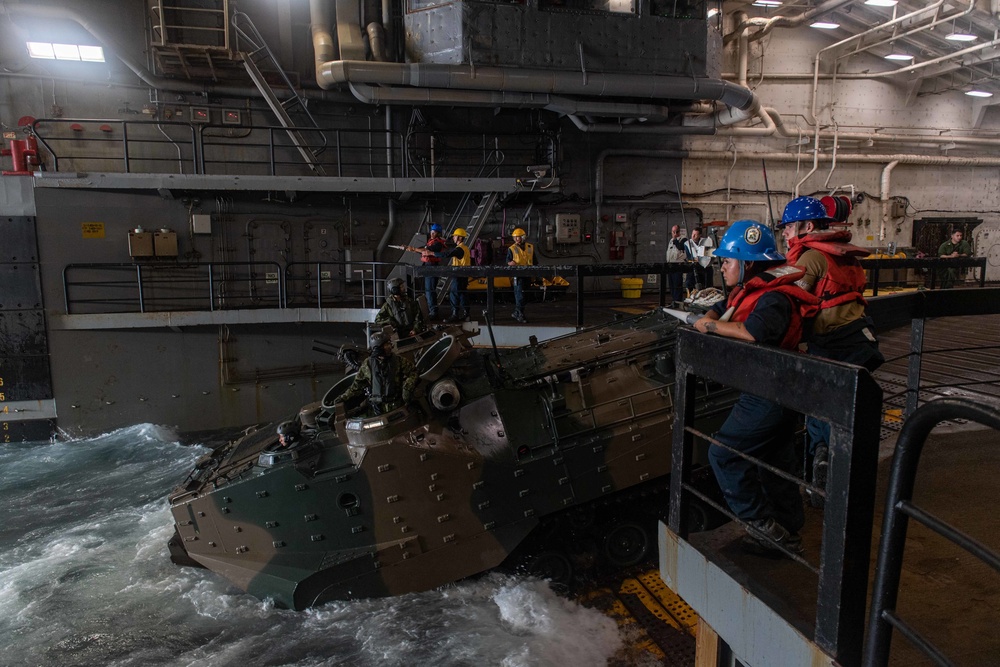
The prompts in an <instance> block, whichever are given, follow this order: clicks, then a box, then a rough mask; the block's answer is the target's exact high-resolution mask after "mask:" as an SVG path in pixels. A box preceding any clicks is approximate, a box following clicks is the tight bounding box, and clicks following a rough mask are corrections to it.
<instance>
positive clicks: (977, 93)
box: [965, 90, 993, 97]
mask: <svg viewBox="0 0 1000 667" xmlns="http://www.w3.org/2000/svg"><path fill="white" fill-rule="evenodd" d="M965 94H966V95H969V96H971V97H993V93H990V92H987V91H985V90H967V91H965Z"/></svg>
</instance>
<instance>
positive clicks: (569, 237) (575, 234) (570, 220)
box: [556, 213, 580, 243]
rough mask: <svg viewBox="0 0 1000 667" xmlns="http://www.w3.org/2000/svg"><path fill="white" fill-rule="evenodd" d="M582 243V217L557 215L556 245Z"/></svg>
mask: <svg viewBox="0 0 1000 667" xmlns="http://www.w3.org/2000/svg"><path fill="white" fill-rule="evenodd" d="M579 242H580V216H579V215H578V214H575V213H556V243H579Z"/></svg>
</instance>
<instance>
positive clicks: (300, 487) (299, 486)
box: [295, 484, 309, 491]
mask: <svg viewBox="0 0 1000 667" xmlns="http://www.w3.org/2000/svg"><path fill="white" fill-rule="evenodd" d="M308 488H309V485H308V484H296V485H295V490H296V491H305V490H306V489H308Z"/></svg>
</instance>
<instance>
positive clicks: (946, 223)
mask: <svg viewBox="0 0 1000 667" xmlns="http://www.w3.org/2000/svg"><path fill="white" fill-rule="evenodd" d="M998 65H1000V2H998V0H898V1H894V0H786V1H783V2H782V1H778V0H756V1H753V0H725V1H719V0H650V1H646V0H628V1H625V0H516V1H511V2H507V1H505V2H497V1H492V0H451V1H444V0H405V1H404V0H382V2H376V1H374V0H356V1H354V2H351V1H350V0H310V1H309V2H303V1H299V0H240V1H239V2H238V3H237V2H235V0H170V2H165V1H164V0H81V1H79V2H72V3H69V2H54V1H52V0H39V1H37V2H27V1H24V0H0V127H2V130H3V150H2V156H3V157H2V162H3V166H2V168H3V172H2V175H0V234H2V237H3V238H4V243H3V244H2V245H0V275H2V276H3V277H4V282H5V288H4V290H3V293H2V298H0V389H2V391H0V406H2V408H0V409H2V411H3V412H2V414H3V416H4V419H5V421H3V422H2V423H3V438H4V441H5V442H17V441H20V440H30V441H37V440H46V439H49V438H50V437H67V438H73V437H79V436H82V435H88V434H95V433H106V432H108V431H110V430H112V429H116V428H121V427H124V426H128V425H132V424H136V423H146V422H149V423H157V424H166V425H169V426H171V427H173V428H175V429H176V430H177V431H178V432H179V433H182V434H195V435H194V436H193V437H195V438H201V437H206V436H205V434H207V433H209V432H213V433H215V432H218V433H231V432H233V431H234V430H235V429H240V428H244V427H247V426H248V425H251V424H261V423H277V422H278V421H280V420H282V419H284V418H286V417H287V416H288V415H290V414H295V412H296V411H297V410H298V409H299V407H300V406H302V405H305V404H309V403H313V402H317V401H321V400H323V399H324V397H325V396H326V395H327V393H328V391H329V390H330V388H331V387H332V386H335V385H336V384H337V383H338V382H340V381H341V380H342V379H343V378H344V377H345V376H346V375H347V374H348V371H349V368H348V365H346V364H345V357H344V354H343V350H344V349H345V347H346V348H348V349H351V348H358V349H364V348H366V347H367V343H368V340H369V338H368V336H369V333H370V332H371V330H372V329H371V327H372V325H371V324H369V323H370V322H371V321H372V320H373V318H374V316H375V314H376V312H377V309H378V308H379V307H380V306H381V305H382V303H383V302H384V299H385V293H386V281H387V280H389V279H391V278H395V277H402V278H404V280H405V281H406V283H407V285H408V288H409V290H410V291H411V292H412V293H413V295H414V296H420V297H422V298H423V299H425V300H427V299H430V300H431V301H432V303H429V304H428V303H425V304H424V305H425V306H428V310H429V311H430V312H433V311H434V310H435V304H434V303H433V301H437V302H438V304H439V307H438V309H437V312H438V319H439V320H443V319H444V318H446V317H449V316H456V317H457V316H458V315H459V313H458V312H454V311H457V310H462V308H458V307H457V308H455V309H453V308H452V305H451V303H450V300H449V297H450V294H451V289H452V287H453V285H457V284H461V283H462V282H464V281H466V280H467V282H468V285H467V288H466V289H465V296H467V298H468V301H469V304H468V312H469V317H467V318H465V321H464V323H461V325H462V326H464V327H465V330H466V331H467V332H468V333H469V337H470V339H471V340H472V341H473V342H474V344H475V345H476V346H477V347H483V348H486V347H493V348H494V349H495V348H497V347H500V348H507V347H515V346H520V345H526V344H529V343H531V344H535V343H537V341H539V340H545V339H547V338H551V337H554V336H558V335H564V334H568V333H570V332H575V331H578V330H579V329H581V328H582V327H584V326H590V325H594V324H598V323H604V322H609V321H614V320H615V319H616V318H622V317H628V316H631V315H637V314H640V313H644V312H647V311H649V310H651V309H656V308H660V307H663V306H671V305H673V306H674V307H675V308H677V309H681V310H699V309H700V308H702V305H703V304H702V303H701V302H699V301H698V299H697V297H698V296H702V297H703V298H707V295H708V292H707V291H706V292H703V293H701V294H700V295H698V294H695V290H696V289H701V288H703V287H704V288H717V290H718V294H722V293H724V292H725V291H726V288H725V286H724V285H723V284H722V278H721V276H720V271H719V270H718V264H714V266H715V271H708V272H706V271H705V267H710V266H713V264H709V263H708V262H709V258H708V257H707V256H706V257H705V258H702V259H703V261H702V262H700V263H699V261H698V260H699V258H698V257H691V258H690V259H689V260H688V261H687V262H686V263H684V264H683V265H681V266H679V265H676V264H669V263H667V261H666V255H667V249H668V247H669V245H670V243H671V233H672V232H671V230H672V228H673V227H674V226H677V227H679V229H680V233H681V236H682V237H689V236H691V234H692V232H693V231H694V230H695V229H696V228H698V229H700V230H702V231H703V233H704V235H705V236H707V237H709V238H710V239H713V240H714V245H717V244H718V240H719V238H720V237H721V236H722V234H723V233H724V232H725V230H726V229H728V228H729V226H730V225H731V224H732V223H733V222H735V221H738V220H746V219H752V220H758V221H761V222H763V223H764V224H766V225H769V226H771V227H772V228H774V229H777V224H778V222H779V221H780V218H781V216H782V211H783V209H784V207H785V205H786V204H787V203H788V202H789V201H790V200H791V199H793V198H795V197H798V196H803V195H809V196H814V197H816V198H821V199H822V201H823V202H824V204H825V205H826V206H827V209H828V210H830V211H831V215H835V213H833V211H836V212H837V213H836V214H837V215H841V216H842V217H841V219H842V220H843V221H844V222H845V223H846V224H847V225H849V227H848V229H850V230H851V232H852V234H853V243H854V244H856V245H858V246H861V247H862V248H865V249H867V250H868V251H870V255H869V257H868V259H866V260H864V266H865V269H866V270H867V271H868V279H869V284H868V286H867V287H868V290H869V294H870V295H871V299H870V303H871V304H872V308H873V310H874V311H876V312H877V313H881V314H882V316H883V318H882V319H879V317H876V321H877V322H879V323H880V325H881V324H883V323H885V326H881V327H880V328H881V330H880V336H881V337H882V340H883V346H884V349H885V350H886V351H887V352H886V357H887V359H888V360H889V362H888V363H887V364H886V365H885V366H884V367H883V368H882V369H880V370H879V371H878V373H877V374H876V376H875V377H876V380H877V381H878V383H879V385H880V387H881V390H882V392H883V410H882V433H881V439H882V440H884V441H885V440H887V441H889V442H891V441H893V440H894V439H895V438H896V436H897V432H898V430H899V428H900V427H901V426H902V424H903V423H904V420H905V419H906V418H907V417H909V416H911V415H912V414H913V413H914V411H915V409H916V408H917V406H918V405H922V404H924V403H927V402H932V401H933V400H935V399H940V398H942V397H951V398H954V397H959V398H963V399H970V400H976V401H978V400H985V401H987V402H989V401H995V400H996V399H997V396H998V395H1000V381H998V374H1000V366H998V364H997V357H996V349H995V348H996V342H997V339H998V338H1000V336H998V331H1000V320H998V318H1000V314H997V312H995V311H996V308H995V307H988V306H976V305H975V303H976V301H975V299H976V297H975V296H973V297H965V296H961V297H958V298H956V304H957V305H956V306H955V310H954V312H951V311H948V310H947V308H945V309H944V310H942V311H941V312H942V313H943V315H942V316H941V317H940V318H937V319H931V320H928V321H927V322H926V323H924V320H923V319H922V317H923V316H922V315H914V318H915V319H914V320H913V321H918V320H919V322H920V324H919V326H917V325H913V326H911V321H910V320H909V319H906V318H903V319H900V318H899V317H898V315H899V313H900V312H901V311H900V310H899V309H898V308H897V307H896V306H894V305H892V304H898V303H900V302H899V301H891V299H894V298H899V297H902V298H909V296H907V295H911V294H912V293H921V294H923V293H932V294H933V293H938V292H942V291H944V288H947V289H951V290H952V292H950V293H952V294H956V295H959V294H966V293H972V294H974V295H975V294H983V295H989V296H984V297H983V298H990V299H992V298H996V290H995V289H994V288H995V287H996V286H997V285H1000V179H998V178H997V173H998V170H997V168H998V167H1000V111H998V110H997V108H996V105H997V103H998V102H1000V83H998V81H1000V77H998V75H997V74H995V72H994V68H995V67H996V66H998ZM831 207H832V208H831ZM838 207H839V208H838ZM432 225H439V226H440V227H441V228H442V229H443V230H444V236H445V237H446V238H449V240H450V237H451V232H453V231H455V230H456V229H462V230H465V231H466V233H467V236H466V238H465V243H466V244H467V246H468V248H469V254H470V256H471V261H470V266H469V268H468V269H464V273H463V270H462V269H460V270H457V271H454V270H451V269H448V270H445V271H438V272H437V273H438V274H441V275H440V276H439V277H436V278H435V279H434V282H435V283H436V287H434V288H433V290H432V291H425V284H428V283H429V282H430V281H431V277H430V276H435V275H436V274H435V272H434V271H433V270H431V271H430V272H428V271H427V267H426V266H425V265H422V263H421V255H420V254H419V250H418V251H417V252H411V250H412V249H413V248H420V247H422V246H423V245H424V244H425V243H426V242H427V239H428V237H429V235H430V228H431V226H432ZM517 228H520V229H522V230H524V232H525V233H526V236H527V240H528V242H529V243H531V244H533V254H534V260H535V264H536V265H537V266H535V267H508V266H507V260H506V257H507V252H508V247H509V246H510V245H511V243H512V242H513V239H512V236H513V234H512V233H513V231H514V230H515V229H517ZM955 232H962V234H963V236H964V240H965V241H968V242H969V244H970V255H969V256H967V257H958V258H942V257H939V255H940V250H939V249H940V248H941V247H942V245H943V244H945V243H946V242H948V241H949V240H950V239H952V238H953V235H954V233H955ZM778 236H780V234H778ZM408 247H409V249H407V248H408ZM708 254H710V253H708ZM715 261H716V262H717V260H715ZM454 276H459V277H460V280H459V281H456V279H455V278H454ZM518 276H521V277H520V278H518ZM678 277H679V281H680V282H681V284H682V286H681V288H680V292H681V295H680V298H679V299H678V298H677V293H676V291H675V285H676V282H677V281H678ZM515 281H522V282H515ZM524 283H527V284H528V287H527V288H526V297H525V298H526V304H525V306H524V312H523V313H521V312H520V311H515V308H516V306H515V288H514V286H515V285H521V284H524ZM885 303H888V304H890V305H880V304H885ZM907 303H909V302H907ZM456 306H457V304H456ZM909 307H910V306H907V308H909ZM512 312H513V313H514V314H515V317H514V318H512ZM907 312H910V311H907ZM912 312H913V313H919V312H920V311H919V309H918V308H916V307H914V310H913V311H912ZM524 319H526V321H525V322H523V323H522V322H521V320H524ZM529 322H530V324H529ZM890 323H891V324H890ZM925 324H926V326H925ZM915 357H916V358H919V359H920V361H918V362H914V361H913V359H914V358H915ZM921 364H922V365H923V366H922V368H923V375H921V373H920V368H921ZM915 368H916V370H915ZM153 378H155V381H151V379H153ZM915 378H916V380H915ZM914 381H919V383H920V385H919V389H915V388H914V386H913V382H914ZM911 399H912V400H911ZM946 437H947V438H952V437H954V438H955V439H960V436H952V435H948V436H946ZM963 456H964V454H963ZM969 456H973V455H972V454H970V455H969ZM962 462H963V463H962V465H965V463H967V461H966V459H964V458H963V459H962ZM935 465H937V464H935ZM984 520H986V519H984ZM998 532H1000V531H998ZM807 539H808V540H817V541H818V540H819V537H818V536H816V535H812V536H809V537H808V538H807ZM981 539H982V538H981ZM817 548H818V547H817ZM739 567H742V566H739ZM768 576H769V575H768ZM810 604H811V603H810ZM806 606H808V605H806ZM799 611H801V610H799ZM994 611H995V607H994ZM814 612H815V610H813V609H811V610H810V611H809V613H814ZM796 613H799V612H796ZM820 644H821V645H822V651H825V653H824V655H827V656H829V655H834V654H835V653H836V650H835V649H836V648H837V647H836V646H831V645H829V644H823V642H822V641H821V642H820ZM734 650H735V647H734ZM852 650H853V649H852ZM851 655H853V654H851ZM906 655H907V658H906V659H909V654H906ZM975 656H977V659H978V656H980V654H979V653H975ZM995 656H996V654H994V655H993V657H994V658H995ZM838 657H843V656H838ZM896 659H899V660H902V658H899V657H898V655H897V658H896ZM817 664H819V663H817ZM823 664H825V663H823ZM897 664H903V662H899V663H897Z"/></svg>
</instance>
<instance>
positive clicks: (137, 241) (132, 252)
mask: <svg viewBox="0 0 1000 667" xmlns="http://www.w3.org/2000/svg"><path fill="white" fill-rule="evenodd" d="M128 254H129V257H132V258H143V257H152V256H153V232H144V231H142V229H141V228H139V229H133V230H131V231H129V233H128Z"/></svg>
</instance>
